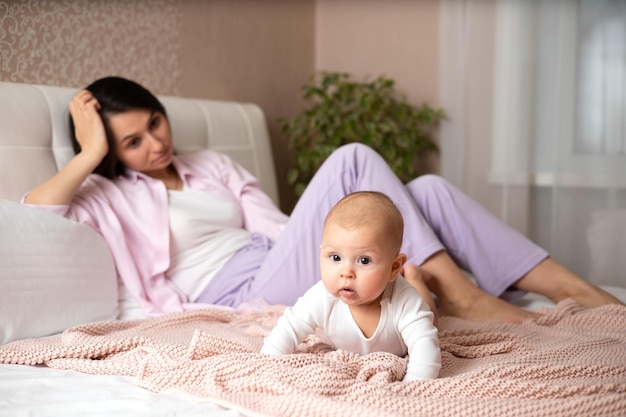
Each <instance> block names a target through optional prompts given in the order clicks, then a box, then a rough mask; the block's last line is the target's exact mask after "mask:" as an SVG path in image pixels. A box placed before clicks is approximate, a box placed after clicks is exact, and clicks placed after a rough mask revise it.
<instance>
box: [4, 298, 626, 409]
mask: <svg viewBox="0 0 626 417" xmlns="http://www.w3.org/2000/svg"><path fill="white" fill-rule="evenodd" d="M282 311H283V307H280V306H275V307H270V308H269V309H267V310H265V311H263V312H247V313H240V312H232V311H228V310H224V309H218V308H206V309H201V310H195V311H191V312H186V313H174V314H169V315H165V316H162V317H158V318H152V319H145V320H135V321H112V322H101V323H92V324H87V325H82V326H77V327H73V328H71V329H68V330H66V331H65V332H64V333H62V334H60V335H55V336H50V337H45V338H37V339H27V340H19V341H15V342H12V343H9V344H6V345H4V346H0V362H1V363H14V364H26V365H29V364H30V365H34V364H45V365H47V366H49V367H53V368H60V369H72V370H76V371H79V372H84V373H90V374H112V375H131V376H136V377H137V380H138V384H139V385H140V386H141V387H144V388H146V389H149V390H152V391H155V392H162V391H166V390H178V391H182V392H184V393H186V394H188V396H189V397H190V401H194V399H195V398H197V399H202V400H209V401H211V402H214V403H217V404H220V405H223V406H226V407H230V408H234V409H236V410H238V411H239V412H241V413H242V414H247V415H250V416H276V417H280V416H284V417H309V416H338V417H348V416H358V417H367V416H372V417H386V416H389V417H391V416H429V417H432V416H442V417H443V416H445V417H454V416H464V417H468V416H477V417H485V416H529V417H531V416H532V417H538V416H551V417H553V416H626V307H623V306H616V305H613V306H603V307H599V308H595V309H584V308H582V307H580V306H579V305H578V304H576V303H575V302H574V301H572V300H566V301H563V302H561V303H559V304H558V305H557V306H556V307H555V308H554V309H544V310H543V311H542V313H544V315H543V316H541V317H540V318H538V319H535V320H528V321H526V322H524V323H521V324H479V323H471V322H468V321H464V320H460V319H455V318H450V317H442V318H440V320H439V329H440V330H439V338H440V345H441V350H442V365H443V366H442V370H441V373H440V376H439V378H438V379H435V380H429V381H415V382H401V381H400V380H401V379H402V377H403V375H404V370H405V366H406V359H405V358H400V357H397V356H394V355H392V354H388V353H385V352H378V353H372V354H369V355H364V356H361V355H358V354H355V353H350V352H345V351H332V350H330V349H329V347H328V345H327V344H326V343H325V342H324V339H323V336H322V335H321V334H315V335H312V336H310V337H309V338H308V339H307V340H306V341H305V342H304V343H303V344H301V345H300V347H299V349H298V351H297V352H296V353H294V354H292V355H284V356H266V355H262V354H260V353H258V352H259V350H260V348H261V345H262V343H263V338H264V337H265V336H266V335H267V334H268V333H269V331H270V330H271V328H272V326H273V325H274V324H275V323H276V320H277V319H278V317H279V316H280V314H281V313H282Z"/></svg>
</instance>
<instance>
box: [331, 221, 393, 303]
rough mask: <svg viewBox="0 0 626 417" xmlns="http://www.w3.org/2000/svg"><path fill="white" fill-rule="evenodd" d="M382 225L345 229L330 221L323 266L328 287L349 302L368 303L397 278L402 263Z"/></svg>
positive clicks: (335, 294)
mask: <svg viewBox="0 0 626 417" xmlns="http://www.w3.org/2000/svg"><path fill="white" fill-rule="evenodd" d="M380 229H381V228H380V227H379V228H376V227H358V228H353V229H345V228H343V227H341V226H339V225H337V224H335V223H330V224H327V225H326V227H325V228H324V234H323V236H322V244H321V246H320V248H321V250H320V268H321V273H322V281H323V283H324V286H325V287H326V289H327V290H328V292H330V293H331V294H332V295H334V296H335V297H337V298H339V299H340V300H341V301H343V302H344V303H346V304H348V305H354V306H356V305H367V304H374V303H378V302H379V301H380V296H381V295H382V293H383V290H384V289H385V287H386V286H387V283H389V282H390V281H393V280H394V279H395V278H396V276H397V274H398V272H399V270H400V268H401V267H402V262H401V261H398V260H397V258H398V254H397V253H394V251H393V249H390V248H392V245H391V244H389V243H388V241H389V238H388V237H387V236H386V234H385V233H383V231H382V230H380Z"/></svg>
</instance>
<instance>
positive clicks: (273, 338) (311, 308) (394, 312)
mask: <svg viewBox="0 0 626 417" xmlns="http://www.w3.org/2000/svg"><path fill="white" fill-rule="evenodd" d="M403 230H404V222H403V220H402V215H401V213H400V211H399V210H398V208H397V207H396V206H395V205H394V204H393V202H392V201H391V200H390V199H389V198H388V197H387V196H386V195H384V194H382V193H379V192H371V191H360V192H355V193H352V194H349V195H347V196H346V197H344V198H343V199H342V200H340V201H339V202H338V203H337V204H336V205H335V206H334V207H333V208H332V209H331V210H330V212H329V213H328V215H327V216H326V220H325V222H324V232H323V235H322V243H321V245H320V248H321V251H320V267H321V274H322V279H321V281H320V282H318V283H317V284H316V285H314V286H313V287H311V288H310V289H309V290H308V291H307V292H306V293H305V294H304V295H303V296H302V297H300V298H299V299H298V301H297V302H296V303H295V304H294V305H293V307H289V308H287V309H286V310H285V313H284V314H283V316H282V317H281V318H280V319H279V320H278V322H277V324H276V327H275V328H274V329H273V330H272V332H271V333H270V334H269V335H268V336H267V337H266V338H265V341H264V344H263V347H262V349H261V352H262V353H267V354H273V355H278V354H288V353H292V352H293V351H294V350H295V348H296V346H297V345H298V344H299V343H301V342H302V341H303V340H304V339H305V338H306V337H307V335H309V334H311V333H313V332H314V331H315V329H316V328H317V327H319V328H321V329H322V330H323V331H324V333H325V335H326V336H327V337H328V339H329V341H330V342H331V343H332V345H333V348H335V349H343V350H346V351H352V352H358V353H360V354H367V353H370V352H380V351H385V352H390V353H393V354H395V355H398V356H401V357H404V356H405V355H406V354H407V353H408V355H409V362H408V366H407V370H406V374H405V376H404V379H403V380H404V381H414V380H419V379H432V378H437V375H438V374H439V369H440V368H441V353H440V350H439V340H438V338H437V328H436V327H435V326H434V325H433V313H432V312H431V311H430V309H429V307H428V306H427V304H426V303H425V302H424V301H423V300H422V298H421V297H420V296H419V293H418V292H417V290H416V289H415V288H414V287H413V286H411V285H410V284H409V283H408V282H407V281H406V280H405V279H404V278H403V277H402V276H401V275H400V272H401V271H402V267H403V265H404V263H405V262H406V259H407V257H406V255H405V254H403V253H400V246H401V245H402V235H403Z"/></svg>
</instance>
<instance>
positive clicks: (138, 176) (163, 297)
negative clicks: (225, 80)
mask: <svg viewBox="0 0 626 417" xmlns="http://www.w3.org/2000/svg"><path fill="white" fill-rule="evenodd" d="M173 164H174V166H175V167H176V170H177V171H178V173H179V175H180V176H181V177H182V178H183V180H184V181H185V184H186V185H187V187H188V188H190V189H193V190H201V191H207V192H209V193H221V194H230V195H232V196H233V197H234V198H235V199H236V200H237V202H238V203H239V205H240V207H241V212H242V215H243V219H242V224H243V226H244V228H245V229H246V230H248V231H249V232H251V233H263V234H265V235H266V236H267V237H269V238H270V239H271V240H273V241H276V240H277V239H278V237H279V236H280V233H281V232H282V230H283V228H284V226H285V223H286V222H287V218H288V217H287V216H286V215H285V214H284V213H282V212H281V211H280V210H279V209H278V208H276V206H275V205H274V203H273V202H272V200H271V199H270V198H269V197H268V196H267V195H266V194H265V193H264V192H263V191H262V190H261V188H260V184H259V182H258V180H257V179H256V178H255V177H254V176H253V175H252V174H250V173H249V172H248V171H246V170H245V169H244V168H243V167H242V166H241V165H239V164H237V163H236V162H234V161H233V160H232V159H230V158H229V157H228V156H226V155H224V154H220V153H217V152H213V151H209V150H205V151H200V152H195V153H188V154H182V155H177V156H175V157H174V161H173ZM23 200H24V199H22V201H23ZM168 204H169V203H168V198H167V190H166V188H165V186H164V184H163V182H161V181H159V180H155V179H153V178H151V177H149V176H147V175H144V174H142V173H140V172H136V171H133V170H127V171H126V173H125V174H124V175H122V176H119V177H117V178H115V179H114V180H108V179H106V178H104V177H102V176H100V175H90V176H89V178H87V180H86V181H85V183H84V184H83V185H82V186H81V187H80V188H79V189H78V191H77V192H76V194H75V195H74V198H73V200H72V203H71V204H70V205H60V206H43V205H36V206H35V207H40V208H43V209H46V210H48V211H52V212H54V213H57V214H59V215H62V216H64V217H66V218H68V219H70V220H73V221H76V222H80V223H86V224H89V225H90V226H92V227H93V228H94V229H96V230H97V231H98V232H99V233H100V234H101V235H102V236H103V237H104V239H105V240H106V241H107V243H108V245H109V248H110V250H111V253H112V255H113V259H114V261H115V265H116V268H117V272H118V274H119V276H120V277H121V279H122V280H123V282H124V284H125V285H126V287H127V288H128V290H129V292H130V293H131V294H132V295H133V296H134V297H135V299H136V300H137V302H138V303H139V304H140V306H141V307H142V309H143V310H144V311H145V312H146V313H147V314H149V315H158V314H162V313H169V312H177V311H184V310H187V309H191V308H194V305H193V304H191V303H189V302H188V300H187V297H186V296H185V295H184V294H183V293H182V292H181V291H180V290H178V289H177V288H176V287H175V286H174V285H173V284H172V283H171V282H170V280H169V279H167V277H166V276H165V271H166V270H167V269H168V267H169V265H170V242H169V239H170V233H169V211H168V210H169V209H168Z"/></svg>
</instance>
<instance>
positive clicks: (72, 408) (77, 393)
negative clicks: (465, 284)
mask: <svg viewBox="0 0 626 417" xmlns="http://www.w3.org/2000/svg"><path fill="white" fill-rule="evenodd" d="M603 288H604V289H606V290H607V291H609V292H611V293H612V294H613V295H615V296H616V297H617V298H619V299H620V300H621V301H623V302H625V303H626V288H622V287H603ZM515 304H517V305H519V306H521V307H523V308H525V309H528V310H535V309H537V308H540V307H551V306H553V303H552V302H550V301H549V300H548V299H547V298H545V297H541V296H538V295H534V294H529V295H527V296H525V297H524V298H522V299H521V300H519V301H517V302H516V303H515ZM26 416H28V417H56V416H59V417H61V416H62V417H78V416H80V417H84V416H90V417H91V416H94V417H99V416H128V417H196V416H203V417H242V416H244V414H242V413H240V412H239V411H236V410H233V409H226V408H224V407H221V406H219V405H217V404H215V403H212V402H209V401H207V400H203V399H197V398H192V397H190V396H187V395H185V394H182V393H177V392H163V393H159V394H156V393H154V392H151V391H149V390H147V389H144V388H140V387H138V386H137V385H136V384H135V379H134V378H132V377H120V376H106V375H89V374H83V373H79V372H75V371H64V370H58V369H51V368H47V367H44V366H24V365H0V417H26Z"/></svg>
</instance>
